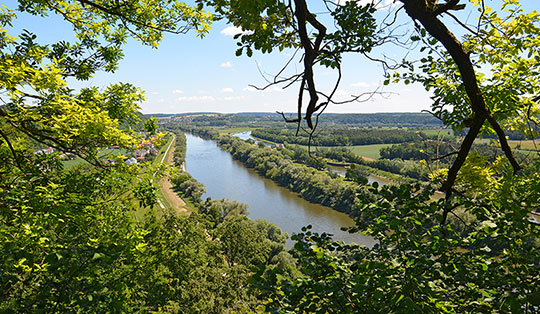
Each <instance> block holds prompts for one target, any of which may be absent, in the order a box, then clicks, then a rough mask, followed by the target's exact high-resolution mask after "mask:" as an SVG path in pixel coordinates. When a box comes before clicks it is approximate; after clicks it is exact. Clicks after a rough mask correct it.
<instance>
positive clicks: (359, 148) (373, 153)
mask: <svg viewBox="0 0 540 314" xmlns="http://www.w3.org/2000/svg"><path fill="white" fill-rule="evenodd" d="M392 145H394V144H372V145H356V146H318V147H311V150H312V151H313V150H317V149H329V148H337V149H342V148H346V149H347V150H350V151H351V152H352V153H354V154H356V155H361V156H365V157H369V158H373V159H379V158H381V155H380V154H379V150H380V149H381V148H383V147H388V146H392ZM299 146H300V147H302V148H304V149H306V150H307V146H306V145H299Z"/></svg>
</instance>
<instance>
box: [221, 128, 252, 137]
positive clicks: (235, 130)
mask: <svg viewBox="0 0 540 314" xmlns="http://www.w3.org/2000/svg"><path fill="white" fill-rule="evenodd" d="M251 129H253V128H249V127H237V128H226V129H223V128H217V129H216V130H217V131H218V132H219V135H230V134H236V133H242V132H247V131H250V130H251Z"/></svg>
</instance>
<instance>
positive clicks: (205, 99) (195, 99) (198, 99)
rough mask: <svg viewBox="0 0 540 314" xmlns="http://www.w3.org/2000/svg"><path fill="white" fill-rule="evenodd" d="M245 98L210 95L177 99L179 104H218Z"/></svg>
mask: <svg viewBox="0 0 540 314" xmlns="http://www.w3.org/2000/svg"><path fill="white" fill-rule="evenodd" d="M245 98H246V97H245V96H227V97H214V96H210V95H205V96H183V97H178V98H176V102H177V103H184V102H216V101H231V100H242V99H245Z"/></svg>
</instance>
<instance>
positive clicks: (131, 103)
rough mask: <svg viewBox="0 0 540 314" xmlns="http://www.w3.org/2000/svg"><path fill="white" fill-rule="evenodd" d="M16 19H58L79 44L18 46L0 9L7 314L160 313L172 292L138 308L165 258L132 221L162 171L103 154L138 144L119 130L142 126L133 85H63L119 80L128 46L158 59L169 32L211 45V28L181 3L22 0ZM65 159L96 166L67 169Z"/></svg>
mask: <svg viewBox="0 0 540 314" xmlns="http://www.w3.org/2000/svg"><path fill="white" fill-rule="evenodd" d="M17 10H18V11H20V12H27V13H30V14H33V15H37V16H41V17H46V16H47V15H49V14H58V15H60V16H62V17H63V18H64V19H65V20H67V21H68V22H70V23H71V25H73V29H74V31H75V33H76V35H77V40H76V41H75V42H72V43H68V42H65V41H62V42H58V43H53V44H50V45H42V44H40V43H39V41H38V40H39V39H38V38H37V36H36V35H34V34H32V33H31V32H30V31H24V32H23V33H22V34H19V35H18V36H17V37H15V36H14V34H10V33H8V31H7V29H9V26H10V25H11V24H12V22H13V20H14V19H16V11H13V10H10V9H8V8H6V7H5V6H2V7H1V8H0V73H1V74H0V94H1V99H2V105H1V106H0V251H1V252H2V254H1V257H0V311H2V312H37V311H40V312H121V311H127V312H134V311H150V310H153V309H155V310H157V309H158V308H157V307H158V306H161V305H165V304H167V302H168V301H170V300H168V298H169V297H171V295H170V294H168V291H164V293H163V294H162V295H159V296H158V295H157V294H154V295H152V297H150V296H149V297H148V298H146V299H145V298H143V297H141V298H134V297H133V296H134V295H136V294H137V295H142V294H147V293H150V292H151V290H150V289H151V285H150V283H149V281H148V280H144V276H143V275H140V274H141V272H142V271H144V270H145V269H146V267H147V266H149V265H150V264H152V263H150V262H148V261H149V260H151V259H154V258H156V256H157V255H156V254H157V253H156V252H159V249H157V248H156V249H154V250H147V249H146V248H147V247H149V246H152V245H155V244H156V243H154V242H152V241H153V239H148V238H146V235H148V233H149V232H151V231H152V229H151V228H150V227H145V226H144V225H143V224H142V223H141V222H140V220H141V218H142V217H136V216H134V213H135V211H136V210H137V209H139V204H141V206H147V207H149V208H151V206H152V205H153V203H154V202H155V198H156V194H155V187H154V186H153V185H152V179H153V174H156V175H157V176H159V175H160V171H157V170H159V169H151V166H150V165H149V164H143V165H132V166H127V165H125V164H124V159H125V158H124V157H123V156H107V157H106V158H107V159H113V160H114V162H113V163H112V164H111V163H109V164H105V163H104V162H103V159H104V158H101V157H100V156H99V154H98V151H99V149H100V148H105V147H108V146H111V145H119V146H121V147H122V148H125V149H127V150H129V149H132V147H133V145H134V144H136V143H137V142H138V141H139V140H140V139H139V138H138V137H137V136H136V135H135V134H132V133H131V132H130V131H128V130H126V129H121V128H120V127H119V126H120V125H121V124H133V123H135V122H137V120H138V114H137V109H138V108H139V107H138V104H139V103H140V102H141V101H142V100H143V99H144V97H143V92H142V91H141V90H140V89H138V88H136V87H135V86H133V85H131V84H127V83H117V84H112V85H110V86H108V87H106V88H104V89H103V90H100V89H98V88H94V87H89V88H83V89H81V90H80V91H75V90H73V89H71V88H70V87H69V85H68V81H69V80H71V79H78V80H87V79H89V78H91V77H92V76H93V75H94V74H95V73H96V72H98V71H109V72H110V71H114V70H115V69H116V67H117V65H118V61H119V60H120V59H121V57H122V50H121V46H122V44H123V43H124V42H125V41H126V39H127V38H128V37H129V36H131V37H134V38H136V39H137V40H139V41H141V42H142V43H143V44H147V45H151V46H153V47H157V45H158V43H159V40H160V39H161V37H162V34H163V33H164V32H184V31H187V30H189V29H196V30H197V31H198V32H199V34H200V35H201V36H202V35H204V34H205V33H206V31H207V30H208V27H209V24H208V23H209V22H210V20H211V16H210V15H209V14H208V13H205V12H203V11H201V10H198V9H196V8H193V7H190V6H187V5H185V4H183V3H181V2H176V1H167V2H161V1H129V2H118V1H87V0H84V1H83V0H81V1H53V2H51V1H26V0H21V1H19V6H18V8H17ZM44 148H50V149H47V150H43V149H44ZM51 151H52V153H51ZM64 154H74V155H77V156H79V157H81V158H83V159H85V160H86V161H88V163H89V164H86V165H81V166H79V167H75V168H73V169H71V170H67V169H64V166H63V163H62V162H61V160H60V158H61V156H62V155H64ZM149 228H150V229H149ZM162 244H163V243H162ZM160 249H162V250H164V249H166V250H169V248H168V247H166V246H161V248H160ZM146 253H152V254H150V255H147V254H146ZM159 269H162V268H159ZM138 274H139V275H140V276H139V275H138ZM160 274H161V275H163V272H156V273H155V274H154V275H155V276H160ZM139 280H140V281H139ZM136 282H140V283H141V286H137V285H135V284H134V283H136Z"/></svg>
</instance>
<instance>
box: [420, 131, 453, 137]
mask: <svg viewBox="0 0 540 314" xmlns="http://www.w3.org/2000/svg"><path fill="white" fill-rule="evenodd" d="M418 131H420V132H424V133H425V134H426V135H427V136H438V137H440V138H447V139H453V138H455V136H454V131H452V130H449V129H419V130H418Z"/></svg>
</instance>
